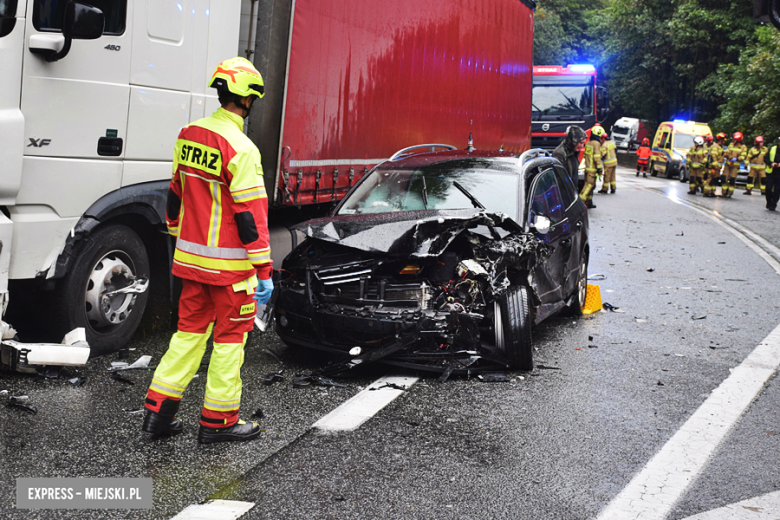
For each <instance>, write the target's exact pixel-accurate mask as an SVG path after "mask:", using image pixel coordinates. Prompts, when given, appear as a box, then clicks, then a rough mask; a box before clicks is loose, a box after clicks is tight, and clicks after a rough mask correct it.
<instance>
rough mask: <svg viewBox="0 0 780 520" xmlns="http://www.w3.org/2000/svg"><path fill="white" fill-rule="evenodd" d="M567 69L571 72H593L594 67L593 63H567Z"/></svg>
mask: <svg viewBox="0 0 780 520" xmlns="http://www.w3.org/2000/svg"><path fill="white" fill-rule="evenodd" d="M569 70H570V71H572V72H595V71H596V67H594V66H593V65H569Z"/></svg>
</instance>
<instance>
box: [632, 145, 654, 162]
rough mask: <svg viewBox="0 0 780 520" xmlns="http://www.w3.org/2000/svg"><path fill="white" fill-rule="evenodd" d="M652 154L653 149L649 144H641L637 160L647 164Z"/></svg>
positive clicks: (637, 152)
mask: <svg viewBox="0 0 780 520" xmlns="http://www.w3.org/2000/svg"><path fill="white" fill-rule="evenodd" d="M651 155H653V150H651V149H650V147H649V146H640V147H639V148H638V149H637V151H636V162H638V163H639V164H647V161H648V160H649V159H650V156H651Z"/></svg>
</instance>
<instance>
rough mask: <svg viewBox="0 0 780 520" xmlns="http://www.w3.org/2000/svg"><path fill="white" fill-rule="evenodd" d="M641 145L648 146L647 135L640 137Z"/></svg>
mask: <svg viewBox="0 0 780 520" xmlns="http://www.w3.org/2000/svg"><path fill="white" fill-rule="evenodd" d="M642 146H650V139H648V138H647V137H645V138H644V139H642Z"/></svg>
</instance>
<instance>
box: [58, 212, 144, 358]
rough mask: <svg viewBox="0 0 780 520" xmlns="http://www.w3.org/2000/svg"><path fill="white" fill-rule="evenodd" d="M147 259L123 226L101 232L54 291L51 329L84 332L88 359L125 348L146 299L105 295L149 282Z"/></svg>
mask: <svg viewBox="0 0 780 520" xmlns="http://www.w3.org/2000/svg"><path fill="white" fill-rule="evenodd" d="M149 269H150V268H149V255H148V254H147V252H146V247H145V246H144V243H143V241H142V240H141V238H140V237H139V236H138V234H137V233H135V231H133V230H132V229H130V228H129V227H127V226H122V225H110V226H106V227H104V228H100V229H98V230H97V231H95V232H94V233H92V235H91V236H90V238H89V241H88V243H87V245H86V247H85V248H84V250H83V251H82V252H81V254H80V255H79V256H78V257H77V259H76V261H75V263H74V264H73V266H72V267H71V269H70V272H68V274H67V275H66V276H65V278H64V279H63V281H62V283H61V284H59V287H58V289H57V297H56V298H55V302H56V303H55V306H54V309H52V312H53V313H54V315H53V316H52V318H53V324H55V328H56V329H57V330H58V332H59V333H61V334H66V333H67V332H69V331H71V330H73V329H75V328H76V327H84V329H86V335H87V343H89V346H90V348H91V353H90V356H99V355H102V354H107V353H109V352H114V351H116V350H119V349H121V348H122V347H124V346H125V345H126V344H127V342H128V341H130V338H131V337H132V336H133V333H134V332H135V331H136V329H137V328H138V325H139V324H140V322H141V318H142V316H143V313H144V309H145V308H146V302H147V300H148V299H149V290H148V289H147V290H146V291H145V292H143V293H140V294H138V293H127V294H115V295H113V296H109V297H108V298H104V296H105V295H106V293H108V292H111V291H115V290H118V289H122V288H125V287H128V286H129V285H131V284H132V281H133V280H134V279H135V278H141V277H143V278H147V279H148V278H149Z"/></svg>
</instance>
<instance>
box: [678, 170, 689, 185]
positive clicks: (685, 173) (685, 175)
mask: <svg viewBox="0 0 780 520" xmlns="http://www.w3.org/2000/svg"><path fill="white" fill-rule="evenodd" d="M678 171H679V179H680V182H686V181H687V180H688V170H686V169H685V166H680V169H679V170H678Z"/></svg>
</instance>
